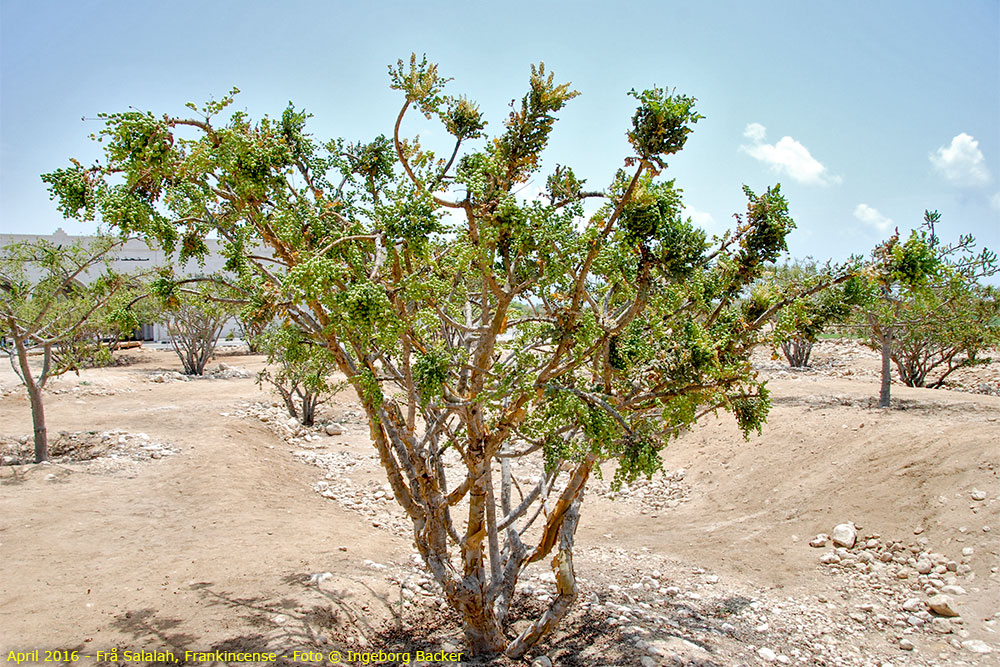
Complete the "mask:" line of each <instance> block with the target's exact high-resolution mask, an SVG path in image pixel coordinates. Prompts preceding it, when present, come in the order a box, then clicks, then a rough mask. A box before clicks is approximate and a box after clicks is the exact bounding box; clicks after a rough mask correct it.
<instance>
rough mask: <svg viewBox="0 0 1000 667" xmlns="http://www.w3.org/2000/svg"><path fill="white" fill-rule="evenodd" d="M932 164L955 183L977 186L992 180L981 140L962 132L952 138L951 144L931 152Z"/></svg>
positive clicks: (964, 185) (963, 185)
mask: <svg viewBox="0 0 1000 667" xmlns="http://www.w3.org/2000/svg"><path fill="white" fill-rule="evenodd" d="M930 160H931V164H933V165H934V168H935V169H937V170H938V171H939V172H941V174H942V175H943V176H944V177H945V178H946V179H948V181H949V182H950V183H952V184H954V185H959V186H962V187H976V186H980V185H986V184H987V183H989V182H990V180H992V179H991V177H990V170H989V169H987V168H986V158H985V157H983V152H982V151H981V150H979V142H978V141H976V140H975V139H974V138H973V137H972V136H971V135H968V134H966V133H965V132H962V133H961V134H959V135H957V136H956V137H954V138H953V139H952V140H951V145H950V146H942V147H941V148H939V149H937V150H936V151H935V152H933V153H931V154H930Z"/></svg>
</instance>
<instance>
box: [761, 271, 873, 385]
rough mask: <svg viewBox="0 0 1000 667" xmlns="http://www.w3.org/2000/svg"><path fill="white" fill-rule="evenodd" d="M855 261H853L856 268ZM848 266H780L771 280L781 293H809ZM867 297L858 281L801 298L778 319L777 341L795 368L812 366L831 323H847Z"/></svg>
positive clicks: (776, 317)
mask: <svg viewBox="0 0 1000 667" xmlns="http://www.w3.org/2000/svg"><path fill="white" fill-rule="evenodd" d="M853 264H855V262H852V265H853ZM845 270H846V267H838V268H833V267H831V266H829V265H827V266H826V267H822V268H821V267H818V266H817V265H816V263H815V262H813V261H811V260H810V261H806V262H795V263H792V264H785V265H784V266H781V267H778V268H777V269H776V270H775V271H774V273H773V274H772V275H771V277H770V278H769V280H771V281H772V282H773V285H774V289H775V290H777V291H778V293H781V294H792V293H796V292H801V291H806V290H807V289H808V288H809V287H811V286H813V285H815V284H817V283H820V282H823V281H830V279H831V277H832V276H834V275H839V274H842V273H844V271H845ZM867 296H868V295H867V294H866V292H865V290H864V289H863V286H862V285H861V284H860V283H859V281H858V279H852V280H849V281H847V282H846V283H844V284H843V285H838V286H836V287H833V288H830V289H828V290H824V291H822V292H819V293H816V294H812V295H810V296H808V297H805V298H802V299H797V300H796V301H794V302H793V303H791V304H789V305H788V306H787V307H785V308H783V309H781V311H780V312H779V313H778V314H777V315H776V316H775V322H774V325H775V338H774V340H775V342H776V343H778V344H779V345H780V347H781V352H782V353H783V354H784V355H785V359H787V360H788V363H789V365H790V366H791V367H792V368H803V367H805V366H808V365H809V356H810V355H811V354H812V348H813V345H814V344H815V343H816V341H817V340H818V339H819V336H820V334H822V333H823V332H824V331H825V330H826V329H827V328H828V327H829V326H830V325H831V324H836V323H838V322H843V321H845V320H846V319H847V318H848V317H849V316H850V315H851V312H852V309H853V306H856V305H859V304H860V303H862V302H863V301H865V300H866V298H867Z"/></svg>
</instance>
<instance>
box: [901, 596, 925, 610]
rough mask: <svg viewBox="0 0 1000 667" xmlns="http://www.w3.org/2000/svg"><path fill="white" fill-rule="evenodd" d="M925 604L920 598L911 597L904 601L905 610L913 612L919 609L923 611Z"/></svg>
mask: <svg viewBox="0 0 1000 667" xmlns="http://www.w3.org/2000/svg"><path fill="white" fill-rule="evenodd" d="M925 606H926V605H924V601H923V600H921V599H920V598H910V599H908V600H907V601H906V602H904V603H903V611H908V612H910V613H911V614H912V613H915V612H918V611H923V610H924V608H925Z"/></svg>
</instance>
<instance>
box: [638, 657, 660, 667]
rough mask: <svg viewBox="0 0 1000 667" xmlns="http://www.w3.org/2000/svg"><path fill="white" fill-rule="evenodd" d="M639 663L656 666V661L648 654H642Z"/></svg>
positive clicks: (648, 666) (643, 666)
mask: <svg viewBox="0 0 1000 667" xmlns="http://www.w3.org/2000/svg"><path fill="white" fill-rule="evenodd" d="M639 664H640V665H642V667H656V661H655V660H653V659H652V658H650V657H649V656H648V655H644V656H642V657H641V658H639Z"/></svg>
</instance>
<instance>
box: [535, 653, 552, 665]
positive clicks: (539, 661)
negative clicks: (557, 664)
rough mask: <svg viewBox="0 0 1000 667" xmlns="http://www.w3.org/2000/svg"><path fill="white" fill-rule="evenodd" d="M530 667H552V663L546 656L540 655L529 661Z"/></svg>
mask: <svg viewBox="0 0 1000 667" xmlns="http://www.w3.org/2000/svg"><path fill="white" fill-rule="evenodd" d="M531 667H552V661H551V660H550V659H549V656H547V655H540V656H538V657H537V658H535V659H534V660H532V661H531Z"/></svg>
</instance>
